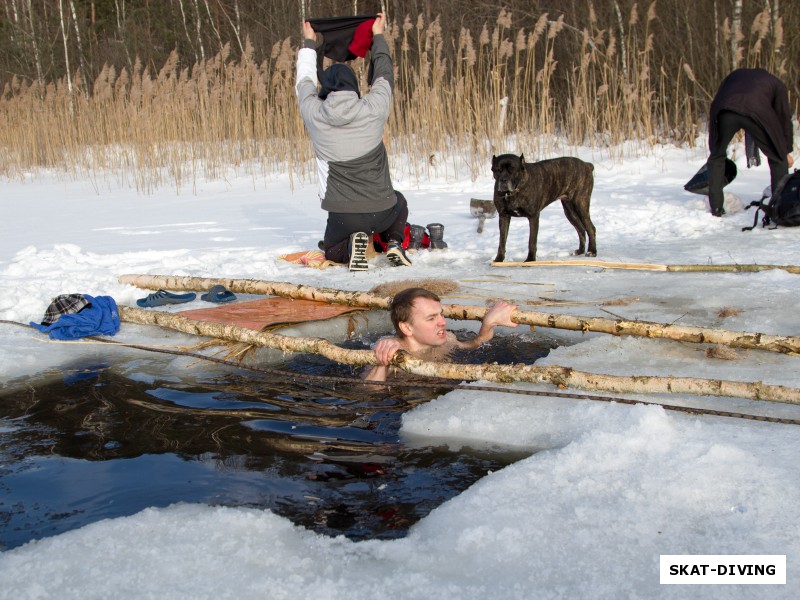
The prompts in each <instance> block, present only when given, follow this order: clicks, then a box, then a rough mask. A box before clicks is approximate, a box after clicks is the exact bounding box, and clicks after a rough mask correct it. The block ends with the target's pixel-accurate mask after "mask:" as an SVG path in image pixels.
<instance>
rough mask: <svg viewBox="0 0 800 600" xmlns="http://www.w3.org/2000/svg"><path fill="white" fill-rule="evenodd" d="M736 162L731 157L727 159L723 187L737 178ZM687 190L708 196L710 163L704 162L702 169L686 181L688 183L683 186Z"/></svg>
mask: <svg viewBox="0 0 800 600" xmlns="http://www.w3.org/2000/svg"><path fill="white" fill-rule="evenodd" d="M736 172H737V170H736V163H735V162H733V161H732V160H731V159H730V158H726V159H725V183H724V184H723V186H722V187H725V186H726V185H728V184H729V183H730V182H731V181H733V180H734V179H736ZM683 189H685V190H686V191H687V192H692V193H693V194H700V195H702V196H708V164H704V165H703V166H702V167H700V169H699V170H698V171H697V173H695V174H694V175H693V176H692V178H691V179H690V180H689V181H687V182H686V185H684V186H683Z"/></svg>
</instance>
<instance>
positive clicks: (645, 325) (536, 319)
mask: <svg viewBox="0 0 800 600" xmlns="http://www.w3.org/2000/svg"><path fill="white" fill-rule="evenodd" d="M118 279H119V282H120V283H123V284H128V285H134V286H136V287H140V288H144V289H153V290H157V289H165V290H179V291H203V290H208V289H209V288H211V286H213V285H223V286H225V287H226V288H227V289H229V290H231V291H232V292H237V293H240V294H265V295H272V296H281V297H286V298H294V299H301V300H317V301H320V302H328V303H331V304H341V305H344V306H358V307H361V308H370V309H381V310H388V309H389V308H391V300H392V299H391V298H389V297H379V296H375V295H373V294H370V293H368V292H348V291H343V290H337V289H331V288H314V287H311V286H306V285H300V284H293V283H280V282H271V281H262V280H258V279H225V278H206V277H179V276H173V275H120V276H119V278H118ZM442 310H443V312H444V316H446V317H448V318H451V319H458V320H474V321H480V320H482V319H483V317H484V315H485V314H486V311H487V309H486V308H484V307H480V306H464V305H457V304H443V305H442ZM511 319H512V320H513V321H514V322H515V323H520V324H522V325H530V326H532V327H537V326H538V327H548V328H551V329H566V330H571V331H582V332H587V331H591V332H596V333H608V334H610V335H615V336H627V335H630V336H637V337H647V338H657V339H669V340H675V341H681V342H692V343H696V344H722V345H726V346H730V347H732V348H744V349H747V350H768V351H770V352H780V353H783V354H791V353H800V337H797V336H775V335H766V334H762V333H750V332H742V331H726V330H724V329H712V328H708V327H691V326H685V325H675V324H665V323H654V322H649V321H626V320H624V319H606V318H602V317H576V316H571V315H563V314H557V313H547V312H537V311H523V310H516V311H514V313H513V314H512V315H511Z"/></svg>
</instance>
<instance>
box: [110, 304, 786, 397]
mask: <svg viewBox="0 0 800 600" xmlns="http://www.w3.org/2000/svg"><path fill="white" fill-rule="evenodd" d="M118 309H119V315H120V319H121V320H122V321H124V322H126V323H138V324H143V325H159V326H161V327H165V328H168V329H174V330H176V331H182V332H183V333H189V334H193V335H200V336H204V337H212V338H218V339H222V340H227V341H234V342H242V343H245V344H251V345H253V346H265V347H269V348H274V349H277V350H282V351H284V352H301V353H312V354H321V355H322V356H325V357H326V358H329V359H330V360H334V361H336V362H339V363H344V364H350V365H354V366H367V365H375V364H377V359H376V358H375V353H374V352H373V351H371V350H347V349H345V348H340V347H339V346H336V345H335V344H332V343H331V342H329V341H327V340H324V339H321V338H302V337H290V336H285V335H280V334H277V333H269V332H262V331H256V330H253V329H247V328H245V327H239V326H237V325H225V324H222V323H212V322H208V321H196V320H194V319H188V318H186V317H184V316H182V315H180V314H178V313H168V312H163V311H154V310H146V309H142V308H132V307H128V306H119V307H118ZM393 364H394V365H395V366H397V367H398V368H400V369H402V370H403V371H406V372H409V373H413V374H415V375H422V376H426V377H439V378H444V379H456V380H460V381H465V380H466V381H477V380H485V381H492V382H498V383H510V382H513V381H525V382H532V383H550V384H553V385H556V386H559V387H573V388H580V389H584V390H594V391H606V392H617V393H643V394H666V393H672V394H690V395H700V396H730V397H735V398H748V399H750V400H769V401H772V402H785V403H789V404H800V389H797V388H787V387H783V386H778V385H769V384H765V383H762V382H739V381H726V380H722V379H699V378H693V377H655V376H637V375H634V376H622V375H604V374H598V373H588V372H583V371H577V370H575V369H571V368H569V367H560V366H549V367H539V366H536V365H525V364H512V365H498V364H480V365H463V364H455V363H434V362H426V361H422V360H419V359H417V358H414V357H412V356H411V355H409V354H407V353H405V352H398V353H397V355H396V356H395V359H394V361H393Z"/></svg>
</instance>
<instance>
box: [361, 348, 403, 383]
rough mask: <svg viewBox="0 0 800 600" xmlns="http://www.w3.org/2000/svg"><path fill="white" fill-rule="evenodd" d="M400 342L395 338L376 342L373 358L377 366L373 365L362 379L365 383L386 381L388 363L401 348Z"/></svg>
mask: <svg viewBox="0 0 800 600" xmlns="http://www.w3.org/2000/svg"><path fill="white" fill-rule="evenodd" d="M402 347H403V346H402V344H401V343H400V340H399V339H398V338H396V337H388V338H383V339H380V340H378V343H377V344H375V358H377V359H378V362H379V363H380V364H379V365H375V366H374V367H372V368H371V369H370V370H369V371H367V372H366V373H365V374H364V375H363V377H364V379H366V380H367V381H386V377H387V376H388V375H389V363H391V362H392V359H393V358H394V355H395V353H396V352H397V351H398V350H400V349H401V348H402Z"/></svg>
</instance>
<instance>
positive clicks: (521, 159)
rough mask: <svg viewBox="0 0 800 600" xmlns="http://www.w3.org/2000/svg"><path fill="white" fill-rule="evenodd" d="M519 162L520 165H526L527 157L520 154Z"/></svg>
mask: <svg viewBox="0 0 800 600" xmlns="http://www.w3.org/2000/svg"><path fill="white" fill-rule="evenodd" d="M519 162H520V164H522V165H524V164H525V155H524V154H520V155H519Z"/></svg>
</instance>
